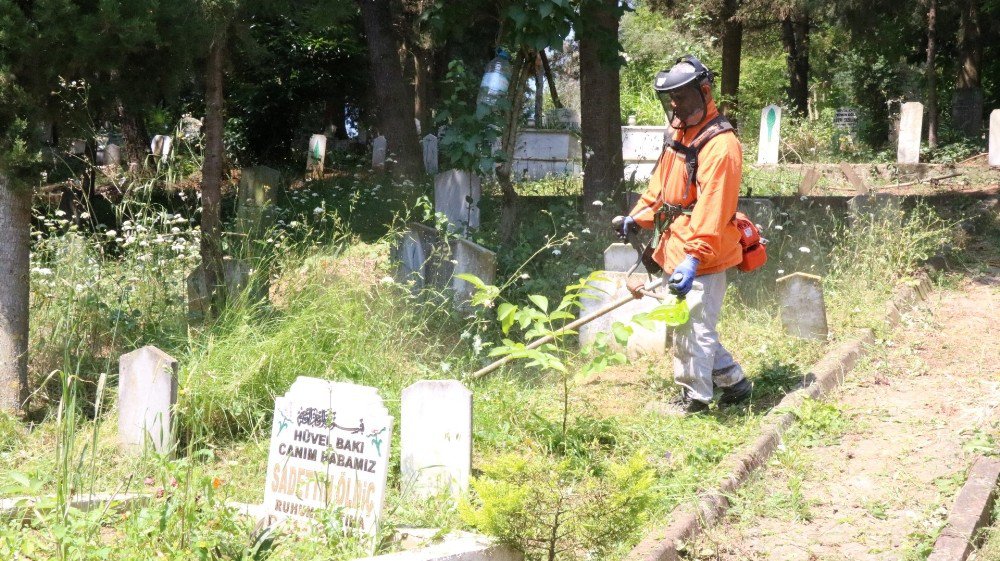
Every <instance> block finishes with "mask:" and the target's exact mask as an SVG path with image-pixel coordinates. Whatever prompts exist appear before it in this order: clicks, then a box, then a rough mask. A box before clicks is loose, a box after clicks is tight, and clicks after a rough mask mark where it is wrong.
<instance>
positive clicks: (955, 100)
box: [951, 88, 983, 137]
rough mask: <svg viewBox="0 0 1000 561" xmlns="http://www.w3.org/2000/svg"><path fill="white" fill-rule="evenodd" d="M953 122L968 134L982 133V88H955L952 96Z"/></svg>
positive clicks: (975, 135)
mask: <svg viewBox="0 0 1000 561" xmlns="http://www.w3.org/2000/svg"><path fill="white" fill-rule="evenodd" d="M951 122H952V124H953V125H954V127H955V128H956V129H958V130H960V131H962V133H964V134H965V135H966V136H972V137H978V136H979V135H980V133H982V130H983V90H982V88H956V89H955V91H954V92H953V93H952V96H951Z"/></svg>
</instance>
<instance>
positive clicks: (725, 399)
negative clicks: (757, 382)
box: [719, 378, 753, 405]
mask: <svg viewBox="0 0 1000 561" xmlns="http://www.w3.org/2000/svg"><path fill="white" fill-rule="evenodd" d="M752 392H753V384H751V383H750V380H747V379H746V378H743V379H742V380H740V381H739V382H736V383H735V384H733V385H731V386H729V387H728V388H722V396H721V397H719V405H736V404H737V403H740V402H741V401H743V400H745V399H747V398H748V397H750V394H751V393H752Z"/></svg>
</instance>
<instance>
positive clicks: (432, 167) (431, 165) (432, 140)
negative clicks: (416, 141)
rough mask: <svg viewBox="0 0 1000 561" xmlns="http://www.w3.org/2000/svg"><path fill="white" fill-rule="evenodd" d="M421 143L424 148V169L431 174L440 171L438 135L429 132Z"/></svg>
mask: <svg viewBox="0 0 1000 561" xmlns="http://www.w3.org/2000/svg"><path fill="white" fill-rule="evenodd" d="M420 144H421V145H422V146H423V149H424V171H426V172H427V173H429V174H431V175H435V174H437V172H438V137H436V136H434V135H433V134H428V135H427V136H425V137H424V138H423V139H422V140H421V141H420Z"/></svg>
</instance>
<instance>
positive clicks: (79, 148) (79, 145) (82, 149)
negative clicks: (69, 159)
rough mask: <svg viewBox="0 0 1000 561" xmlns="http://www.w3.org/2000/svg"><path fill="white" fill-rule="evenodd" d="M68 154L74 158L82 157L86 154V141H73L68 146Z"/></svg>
mask: <svg viewBox="0 0 1000 561" xmlns="http://www.w3.org/2000/svg"><path fill="white" fill-rule="evenodd" d="M69 151H70V154H73V155H74V156H82V155H83V154H84V153H86V152H87V141H86V140H74V141H73V142H72V143H70V145H69Z"/></svg>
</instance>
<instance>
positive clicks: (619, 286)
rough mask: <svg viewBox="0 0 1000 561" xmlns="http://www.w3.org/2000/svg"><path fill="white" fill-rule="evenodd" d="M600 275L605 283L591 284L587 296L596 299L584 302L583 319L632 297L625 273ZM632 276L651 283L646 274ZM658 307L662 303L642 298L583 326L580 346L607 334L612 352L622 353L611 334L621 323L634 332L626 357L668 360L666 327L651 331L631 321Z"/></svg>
mask: <svg viewBox="0 0 1000 561" xmlns="http://www.w3.org/2000/svg"><path fill="white" fill-rule="evenodd" d="M601 275H602V276H603V277H604V279H603V280H592V281H591V282H590V283H589V287H588V289H587V290H586V293H587V294H590V295H591V296H594V297H595V298H584V299H582V300H580V304H581V305H582V308H581V309H580V317H583V316H585V315H587V314H590V313H593V312H595V311H597V310H598V309H600V308H602V307H603V306H605V305H607V304H610V303H611V302H613V301H615V300H618V299H619V298H621V297H623V296H627V295H629V291H628V287H627V286H626V281H627V280H628V275H626V274H625V273H616V272H611V271H605V272H602V273H601ZM632 276H633V277H637V278H641V279H642V280H643V282H645V281H647V280H648V276H647V275H646V274H645V273H642V274H641V275H640V274H634V275H632ZM660 290H661V291H662V290H665V289H662V288H661V289H660ZM659 305H660V301H659V300H657V299H655V298H650V297H648V296H647V297H643V298H640V299H637V300H633V301H631V302H629V303H628V304H625V305H624V306H621V307H620V308H618V309H616V310H614V311H613V312H611V313H608V314H605V315H603V316H601V317H599V318H597V319H595V320H594V321H592V322H590V323H588V324H586V325H581V326H580V329H579V338H580V346H581V347H583V346H586V345H589V344H591V343H593V342H594V341H595V340H596V339H597V336H598V334H600V333H606V334H607V335H608V343H609V345H610V346H611V347H612V348H617V349H621V346H620V345H618V343H617V341H615V338H614V336H613V335H612V334H611V326H612V325H613V324H614V323H615V322H616V321H618V322H621V323H623V324H625V325H628V326H630V327H632V330H633V332H632V336H631V337H630V338H629V340H628V346H627V348H626V349H625V354H627V355H628V356H629V357H630V358H637V357H639V356H666V354H667V326H666V324H665V323H663V322H655V323H654V329H653V330H648V329H646V328H645V327H642V326H640V325H638V324H636V323H634V322H632V317H633V316H635V315H636V314H640V313H649V312H651V311H653V309H654V308H656V307H657V306H659Z"/></svg>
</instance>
